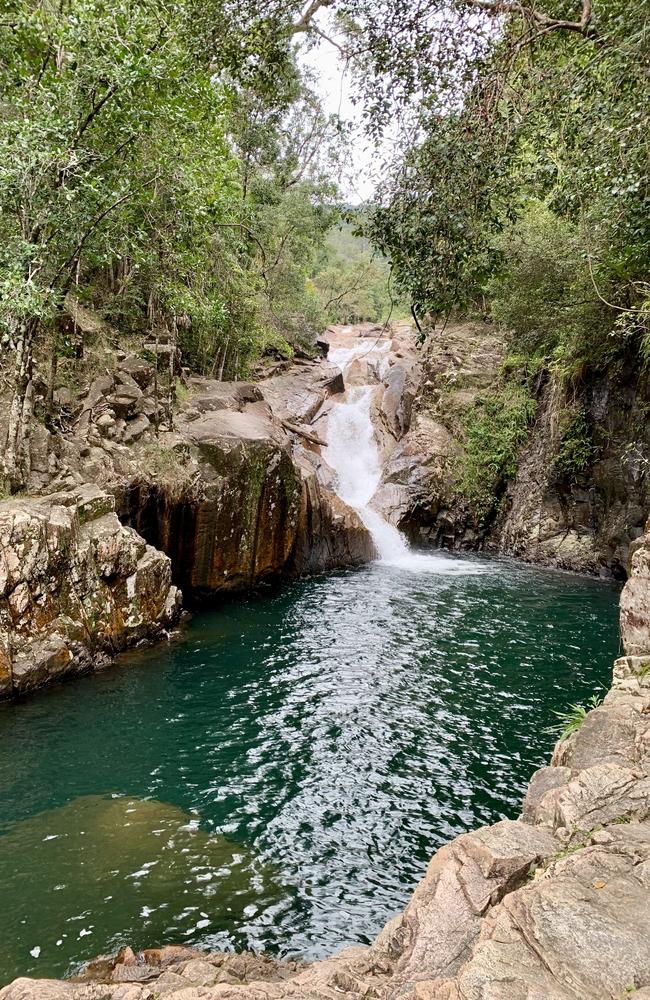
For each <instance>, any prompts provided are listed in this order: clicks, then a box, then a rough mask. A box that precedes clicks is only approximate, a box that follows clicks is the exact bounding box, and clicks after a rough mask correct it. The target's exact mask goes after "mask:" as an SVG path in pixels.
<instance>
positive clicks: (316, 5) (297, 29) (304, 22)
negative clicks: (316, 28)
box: [291, 0, 334, 35]
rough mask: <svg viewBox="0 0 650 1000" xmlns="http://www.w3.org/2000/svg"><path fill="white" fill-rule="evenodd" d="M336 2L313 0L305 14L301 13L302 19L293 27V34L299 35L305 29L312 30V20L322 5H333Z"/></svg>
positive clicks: (332, 0) (331, 0)
mask: <svg viewBox="0 0 650 1000" xmlns="http://www.w3.org/2000/svg"><path fill="white" fill-rule="evenodd" d="M333 4H334V0H311V3H310V4H309V5H308V7H307V8H306V10H305V11H304V13H303V14H301V16H300V19H299V20H298V21H296V23H295V24H294V25H293V26H292V28H291V33H292V34H293V35H299V34H300V33H301V32H303V31H311V30H312V28H313V25H312V23H311V22H312V21H313V19H314V17H315V16H316V14H317V13H318V11H319V10H320V9H321V7H331V6H332V5H333Z"/></svg>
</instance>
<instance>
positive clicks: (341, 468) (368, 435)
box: [326, 385, 409, 562]
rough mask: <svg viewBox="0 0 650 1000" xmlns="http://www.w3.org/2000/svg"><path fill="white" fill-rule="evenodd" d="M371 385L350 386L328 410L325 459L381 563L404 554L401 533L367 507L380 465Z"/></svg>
mask: <svg viewBox="0 0 650 1000" xmlns="http://www.w3.org/2000/svg"><path fill="white" fill-rule="evenodd" d="M374 391H375V386H372V385H363V386H353V387H351V388H349V389H348V390H347V392H346V399H345V402H342V403H338V404H337V405H336V406H335V407H334V408H333V409H332V411H331V413H330V416H329V421H328V427H327V452H326V458H327V461H328V462H329V464H330V465H331V466H332V468H333V469H334V471H335V472H336V492H337V493H338V495H339V496H340V498H341V500H344V501H345V503H347V504H348V505H349V506H350V507H353V508H354V510H356V511H357V513H358V514H359V517H360V518H361V520H362V521H363V523H364V524H365V526H366V528H367V529H368V531H369V532H370V534H371V535H372V540H373V542H374V543H375V548H376V549H377V553H378V555H379V558H380V559H381V560H382V562H392V561H393V560H395V559H403V558H404V557H405V556H407V555H408V552H409V550H408V546H407V544H406V542H405V541H404V539H403V538H402V536H401V534H400V533H399V531H398V530H397V528H395V527H394V526H393V525H392V524H389V523H388V521H386V520H385V518H383V517H382V516H381V514H379V513H378V512H377V511H376V510H373V509H372V508H371V507H370V506H369V504H370V501H371V500H372V497H373V495H374V493H375V490H376V489H377V487H378V486H379V480H380V479H381V465H380V462H379V450H378V448H377V441H376V439H375V431H374V428H373V426H372V420H371V417H370V407H371V405H372V397H373V393H374Z"/></svg>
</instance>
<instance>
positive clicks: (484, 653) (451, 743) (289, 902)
mask: <svg viewBox="0 0 650 1000" xmlns="http://www.w3.org/2000/svg"><path fill="white" fill-rule="evenodd" d="M429 568H430V569H432V570H433V571H432V572H431V571H429V572H408V571H403V570H399V569H396V568H394V567H393V568H385V567H382V566H381V565H375V566H371V567H368V568H365V569H362V570H359V571H357V572H349V573H341V574H336V575H333V576H329V577H323V578H320V579H314V580H309V581H306V582H299V583H295V584H292V585H288V586H285V587H284V588H283V589H282V590H281V591H279V592H277V593H274V594H271V595H269V596H266V597H264V598H258V599H247V600H240V601H238V602H232V603H228V604H226V605H225V606H224V607H223V608H221V609H220V610H218V611H215V612H212V613H203V614H201V615H198V616H197V617H196V618H195V619H194V621H193V622H192V623H191V624H190V625H189V626H188V627H187V629H186V630H185V632H184V637H183V639H182V640H181V641H178V642H176V643H175V644H174V645H172V646H169V647H164V648H159V649H157V650H155V651H150V652H148V653H146V654H135V655H131V656H130V657H128V658H127V657H125V658H124V659H123V660H122V662H121V664H120V665H119V666H117V667H115V668H113V669H111V670H109V671H107V672H105V673H103V674H100V675H97V676H95V677H87V678H84V679H81V680H78V681H74V682H69V683H67V684H62V685H60V686H58V687H56V688H52V689H51V690H49V691H45V692H43V693H41V694H39V695H38V696H36V697H34V698H32V699H30V700H28V701H25V702H24V703H22V704H18V705H10V706H4V707H3V708H2V709H1V710H0V746H1V747H2V755H1V759H0V892H1V893H2V900H3V906H2V911H3V929H2V935H1V936H0V984H1V983H4V982H6V981H7V980H9V979H11V978H12V977H14V976H16V975H19V974H32V975H52V974H63V973H65V972H66V971H70V970H71V969H73V968H75V967H76V966H77V965H78V964H79V963H80V962H82V961H83V960H84V959H86V958H88V957H90V956H92V955H95V954H97V953H99V952H102V951H106V950H111V949H115V948H116V947H119V946H120V945H121V944H123V943H126V942H129V943H131V944H132V945H133V946H134V947H136V948H137V947H143V946H145V945H156V944H161V943H164V942H191V943H198V944H201V945H204V946H211V947H228V946H233V945H236V946H248V947H252V948H256V949H271V950H273V951H276V952H280V953H282V954H287V953H292V954H296V953H300V954H305V955H309V956H318V955H323V954H326V953H329V952H332V951H334V950H335V949H337V948H339V947H341V946H343V945H345V944H347V943H351V942H358V941H367V940H369V939H371V938H372V937H373V935H374V934H375V933H376V932H377V931H378V930H379V929H380V927H381V926H382V925H383V924H384V923H385V922H386V920H387V919H388V918H389V917H390V916H391V915H392V914H394V913H395V912H397V911H398V910H399V909H400V908H401V907H402V906H403V904H404V902H405V900H406V899H407V897H408V895H409V893H410V891H411V889H412V887H413V886H414V884H415V883H416V881H417V880H418V879H419V877H420V876H421V875H422V873H423V871H424V868H425V865H426V862H427V860H428V859H429V857H430V855H431V854H432V852H433V851H434V850H435V849H436V848H437V847H438V846H439V845H440V844H441V843H443V842H444V841H446V840H448V839H449V838H450V837H453V836H454V835H455V834H457V833H459V832H461V831H463V830H467V829H469V828H471V827H474V826H476V825H478V824H481V823H491V822H494V821H496V820H498V819H499V818H501V817H503V816H512V817H514V816H516V815H517V813H518V810H519V805H520V800H521V797H522V792H523V790H524V787H525V784H526V782H527V780H528V778H529V777H530V774H531V772H532V771H533V770H534V769H535V768H536V767H538V766H540V765H541V764H543V763H545V762H546V760H547V759H548V756H549V753H550V751H551V747H552V744H553V737H552V736H550V735H549V734H548V733H547V732H546V731H545V730H546V728H547V727H548V726H549V725H550V724H551V723H552V722H553V715H552V713H553V711H554V710H558V709H562V708H563V707H565V706H566V705H567V704H568V703H569V702H575V701H582V700H584V699H586V698H587V697H588V696H589V695H591V694H592V693H593V692H594V691H595V690H597V689H599V688H602V687H603V686H604V685H606V684H607V683H608V680H609V676H610V670H611V660H612V658H613V657H614V656H615V655H616V653H617V648H618V638H617V636H618V628H617V602H618V588H617V587H615V586H613V585H609V584H605V583H602V582H598V581H591V580H586V579H580V578H578V577H574V576H568V575H562V574H558V573H551V572H545V571H541V570H534V569H529V568H525V567H522V566H516V565H513V564H510V563H489V562H485V563H484V562H459V561H457V560H453V559H452V558H448V559H443V558H442V557H441V558H438V559H437V562H436V563H433V564H432V565H431V567H429Z"/></svg>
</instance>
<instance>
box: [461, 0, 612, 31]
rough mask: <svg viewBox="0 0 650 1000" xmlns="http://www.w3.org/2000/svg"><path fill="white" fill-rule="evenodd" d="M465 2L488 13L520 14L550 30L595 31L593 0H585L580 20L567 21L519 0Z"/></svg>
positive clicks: (465, 0) (464, 0) (470, 0)
mask: <svg viewBox="0 0 650 1000" xmlns="http://www.w3.org/2000/svg"><path fill="white" fill-rule="evenodd" d="M463 3H465V4H466V5H467V6H468V7H475V8H476V9H478V10H484V11H486V13H488V14H518V15H519V16H520V17H525V18H527V19H528V20H530V21H533V22H534V23H535V24H539V25H540V26H541V27H543V28H547V29H548V30H549V31H577V32H579V34H581V35H590V34H592V33H593V30H592V29H591V28H590V25H591V18H592V0H583V2H582V14H581V16H580V20H579V21H565V20H562V19H561V18H556V17H550V16H549V15H548V14H544V13H543V12H542V11H538V10H536V9H535V7H534V6H528V5H527V4H525V3H518V2H517V0H463Z"/></svg>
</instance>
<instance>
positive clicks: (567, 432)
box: [553, 405, 595, 482]
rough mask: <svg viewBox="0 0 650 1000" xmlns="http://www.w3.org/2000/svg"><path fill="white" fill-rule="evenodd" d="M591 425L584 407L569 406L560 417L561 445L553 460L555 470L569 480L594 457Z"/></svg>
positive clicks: (578, 473)
mask: <svg viewBox="0 0 650 1000" xmlns="http://www.w3.org/2000/svg"><path fill="white" fill-rule="evenodd" d="M594 452H595V447H594V442H593V438H592V435H591V427H590V425H589V421H588V419H587V415H586V413H585V410H584V407H582V406H577V405H576V406H571V407H568V408H567V409H566V410H565V411H564V413H563V414H562V417H561V418H560V440H559V447H558V450H557V453H556V455H555V458H554V460H553V467H554V469H555V471H556V472H557V473H558V475H560V476H561V477H562V478H563V479H566V480H567V481H568V482H574V481H575V480H576V479H577V478H578V477H579V476H580V475H581V474H582V473H583V472H585V471H586V470H587V469H588V468H589V466H590V464H591V462H592V460H593V457H594Z"/></svg>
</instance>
